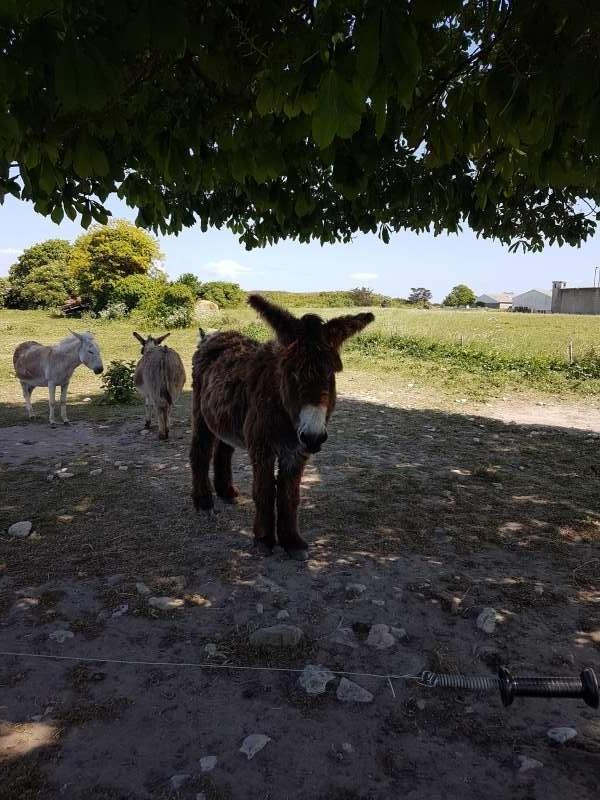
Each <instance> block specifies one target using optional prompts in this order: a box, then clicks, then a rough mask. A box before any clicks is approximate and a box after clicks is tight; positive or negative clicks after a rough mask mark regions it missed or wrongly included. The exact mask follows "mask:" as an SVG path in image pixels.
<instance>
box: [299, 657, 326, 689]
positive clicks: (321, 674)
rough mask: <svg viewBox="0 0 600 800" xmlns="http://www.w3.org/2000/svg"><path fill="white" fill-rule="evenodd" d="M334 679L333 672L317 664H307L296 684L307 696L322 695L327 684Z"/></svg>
mask: <svg viewBox="0 0 600 800" xmlns="http://www.w3.org/2000/svg"><path fill="white" fill-rule="evenodd" d="M334 678H335V675H334V674H333V672H332V671H331V670H330V669H328V668H327V667H322V666H320V665H319V664H308V665H307V666H306V667H304V669H303V670H302V674H301V675H300V678H299V679H298V683H299V684H300V686H301V687H302V688H303V689H304V691H305V692H306V693H307V694H323V693H324V692H325V691H326V689H327V684H328V683H329V681H332V680H333V679H334Z"/></svg>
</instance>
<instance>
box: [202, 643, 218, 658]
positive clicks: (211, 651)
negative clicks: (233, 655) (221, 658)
mask: <svg viewBox="0 0 600 800" xmlns="http://www.w3.org/2000/svg"><path fill="white" fill-rule="evenodd" d="M204 652H205V653H206V655H207V656H216V655H217V645H216V644H215V643H214V642H209V643H208V644H205V645H204Z"/></svg>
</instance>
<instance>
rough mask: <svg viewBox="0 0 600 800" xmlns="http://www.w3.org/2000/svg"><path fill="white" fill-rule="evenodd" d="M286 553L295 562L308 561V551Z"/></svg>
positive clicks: (287, 551) (288, 551)
mask: <svg viewBox="0 0 600 800" xmlns="http://www.w3.org/2000/svg"><path fill="white" fill-rule="evenodd" d="M286 553H287V554H288V556H289V557H290V558H293V559H294V561H308V550H286Z"/></svg>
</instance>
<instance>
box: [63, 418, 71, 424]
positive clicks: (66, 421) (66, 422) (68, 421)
mask: <svg viewBox="0 0 600 800" xmlns="http://www.w3.org/2000/svg"><path fill="white" fill-rule="evenodd" d="M70 424H71V422H70V420H68V419H63V425H70Z"/></svg>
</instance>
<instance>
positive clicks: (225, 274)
mask: <svg viewBox="0 0 600 800" xmlns="http://www.w3.org/2000/svg"><path fill="white" fill-rule="evenodd" d="M203 271H204V272H208V274H209V275H215V276H216V277H218V278H222V279H223V280H230V281H236V280H239V278H240V276H241V275H245V274H247V273H248V272H252V270H251V269H248V267H245V266H244V265H243V264H240V263H239V262H238V261H234V260H233V259H232V258H223V259H221V261H209V262H208V263H207V264H205V265H204V267H203Z"/></svg>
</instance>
